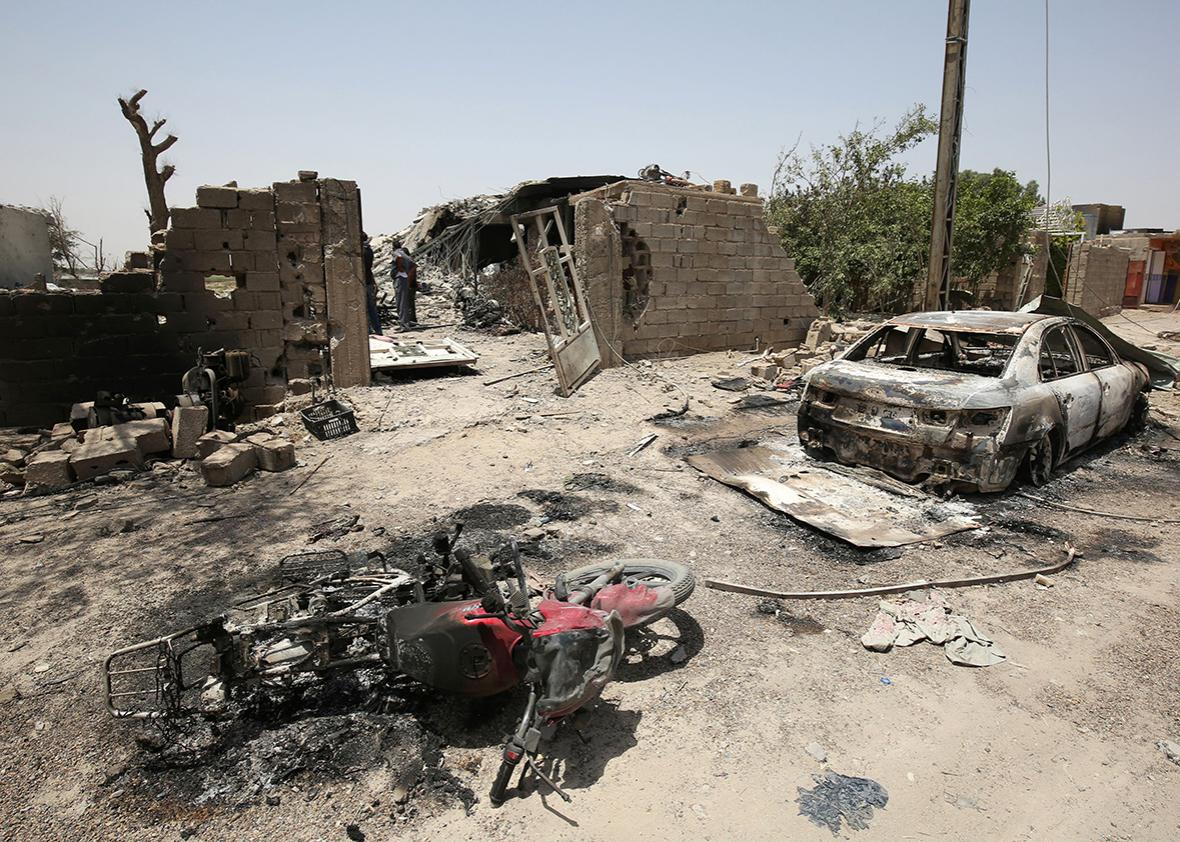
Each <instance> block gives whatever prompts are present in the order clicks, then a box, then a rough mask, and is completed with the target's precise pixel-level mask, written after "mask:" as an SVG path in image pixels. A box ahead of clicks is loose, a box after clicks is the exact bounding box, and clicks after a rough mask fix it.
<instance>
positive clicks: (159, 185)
mask: <svg viewBox="0 0 1180 842" xmlns="http://www.w3.org/2000/svg"><path fill="white" fill-rule="evenodd" d="M146 95H147V91H143V90H141V91H139V92H137V93H136V94H135V96H133V97H131V98H130V99H123V97H119V107H120V108H121V109H123V116H124V117H126V118H127V121H128V122H129V123H131V126H132V128H134V129H135V134H136V135H137V136H138V137H139V146H140V148H141V149H142V150H143V177H144V181H145V182H146V183H147V191H148V205H149V207H150V210H147V211H145V213H147V217H148V221H149V223H150V225H151V235H152V242H153V243H155V242H157V241H158V240H159V238H160V237H162V236H163V232H164V230H165V229H167V228H168V202H167V200H166V199H165V198H164V184H165V183H166V182H167V181H168V179H170V178H171V177H172V174H173V173H174V172H176V167H174V166H172V164H164V166H163V167H158V165H157V161H158V159H159V157H160V155H162V154H163V153H164V152H166V151H167V150H168V149H169V148H170V147H171V146H172V144H174V143H176V140H177V138H176V135H174V134H169V135H168V136H167V137H166V138H164V139H163V140H161V141H160V142H159V143H156V142H155V137H156V132H158V131H160V129H161V128H162V127H163V125H164V124H165V123H166V122H168V121H167V120H164V119H159V120H156V121H155V122H154V123H152V125H151V128H148V124H147V120H145V119H144V118H143V115H142V114H140V113H139V101H140V100H141V99H143V98H144V96H146Z"/></svg>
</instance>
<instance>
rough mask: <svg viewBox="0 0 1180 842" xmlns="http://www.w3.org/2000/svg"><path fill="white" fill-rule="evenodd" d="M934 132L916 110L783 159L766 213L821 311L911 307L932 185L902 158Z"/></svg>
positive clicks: (927, 228)
mask: <svg viewBox="0 0 1180 842" xmlns="http://www.w3.org/2000/svg"><path fill="white" fill-rule="evenodd" d="M937 129H938V126H937V124H936V123H935V122H934V121H933V120H932V119H931V118H930V117H929V116H928V115H927V113H926V108H925V106H923V105H915V106H914V107H913V108H911V109H910V110H909V111H908V112H906V114H905V115H904V116H903V117H902V118H901V120H900V121H899V122H898V123H897V125H896V126H895V127H894V128H893V129H891V130H887V131H886V130H884V127H883V125H882V124H881V123H880V122H878V123H876V124H874V125H873V126H872V128H870V129H868V130H867V131H866V130H862V129H860V128H855V129H853V131H852V132H850V133H849V134H847V135H843V136H841V137H840V138H838V139H837V141H836V143H833V144H830V145H827V146H821V147H818V148H817V147H812V149H811V151H810V153H809V154H807V155H802V154H800V153H799V152H798V151H797V147H796V148H795V149H791V150H790V151H788V152H785V153H783V155H782V156H781V157H780V158H779V162H778V166H777V168H776V170H775V176H774V180H773V182H772V186H771V196H770V199H769V202H768V207H767V215H768V218H769V219H770V221H771V223H772V224H774V225H776V226H777V227H778V230H779V234H780V236H781V237H782V240H783V246H784V247H785V248H786V250H787V252H788V253H789V254H791V255H792V256H793V257H794V258H795V262H796V268H797V269H798V270H799V273H800V275H802V277H803V279H804V281H805V282H806V283H807V285H808V287H809V288H810V289H811V291H812V293H813V294H814V295H815V296H816V297H817V299H819V301H820V302H821V303H822V304H823V306H824V307H825V309H828V310H834V311H836V312H839V311H842V310H845V309H852V310H890V309H896V308H897V307H899V306H903V304H904V303H905V302H906V301H908V299H909V297H910V290H911V288H912V286H913V282H914V279H915V278H916V277H919V276H920V275H921V274H922V272H923V269H924V267H925V265H926V252H927V250H928V249H929V234H930V213H931V211H930V204H929V198H928V194H929V187H928V185H927V184H926V183H925V182H923V181H915V180H912V179H907V178H906V172H905V165H904V164H902V163H900V162H899V161H898V160H897V157H898V155H900V154H901V153H902V152H904V151H906V150H907V149H910V148H912V147H913V146H915V145H916V144H917V143H919V142H920V141H922V140H923V139H924V138H926V137H928V136H929V135H932V134H934V132H936V131H937Z"/></svg>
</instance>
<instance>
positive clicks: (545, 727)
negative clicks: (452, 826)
mask: <svg viewBox="0 0 1180 842" xmlns="http://www.w3.org/2000/svg"><path fill="white" fill-rule="evenodd" d="M536 715H537V685H536V684H532V685H530V686H529V701H528V704H527V705H525V709H524V716H522V717H521V719H520V725H519V726H517V729H516V733H514V734H513V735H512V736H511V737H510V738H509V739H508V743H507V744H506V745H505V746H504V755H503V759H502V760H501V761H500V771H499V772H498V773H497V774H496V780H495V782H494V783H493V784H492V790H491V792H490V793H489V795H488V797H489V799H490V800H491V802H492V805H493V806H495V807H499V806H500V805H501V804H503V803H504V793H505V791H506V790H507V789H508V783H509V781H511V780H512V775H513V773H514V772H515V771H516V767H517V766H519V765H520V761H521V760H523V761H525V763H527V764H528V766H529V768H530V769H532V770H533V772H534V773H535V774H536V776H537V777H538V778H540V779H541V780H542V781H544V783H545V784H546V785H548V786H549V788H550V789H552V790H553V791H554V792H556V793H557V794H558V795H559V796H561V798H562V799H563V800H564V801H566V802H569V801H572V800H573V799H571V798H570V797H569V795H567V794H566V793H565V792H564V791H563V790H562V788H561V787H559V786H558V785H557V784H556V783H554V782H553V781H552V780H550V779H549V777H548V776H547V775H546V774H545V773H544V772H542V771H541V769H540V768H539V767H538V766H537V764H536V763H535V762H534V761H533V757H535V756H536V754H537V747H538V746H539V745H540V743H541V739H542V738H545V737H549V736H552V733H553V729H554V727H555V725H554V723H552V722H544V723H537V722H536Z"/></svg>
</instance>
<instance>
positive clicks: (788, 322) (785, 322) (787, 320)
mask: <svg viewBox="0 0 1180 842" xmlns="http://www.w3.org/2000/svg"><path fill="white" fill-rule="evenodd" d="M790 323H791V320H790V319H783V324H784V325H788V324H790Z"/></svg>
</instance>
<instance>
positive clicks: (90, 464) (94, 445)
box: [70, 436, 143, 479]
mask: <svg viewBox="0 0 1180 842" xmlns="http://www.w3.org/2000/svg"><path fill="white" fill-rule="evenodd" d="M70 467H72V468H73V469H74V473H75V474H76V475H77V477H78V479H94V478H95V477H97V476H101V475H103V474H109V473H110V472H111V471H119V470H131V471H138V470H142V469H143V454H142V453H140V451H139V448H138V447H137V446H136V444H135V439H134V438H132V437H117V438H116V437H112V438H104V439H92V438H91V437H89V436H88V437H87V440H86V441H85V442H84V443H83V444H82V446H81V447H79V448H78V449H77V450H76V451H74V452H73V453H72V454H70Z"/></svg>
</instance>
